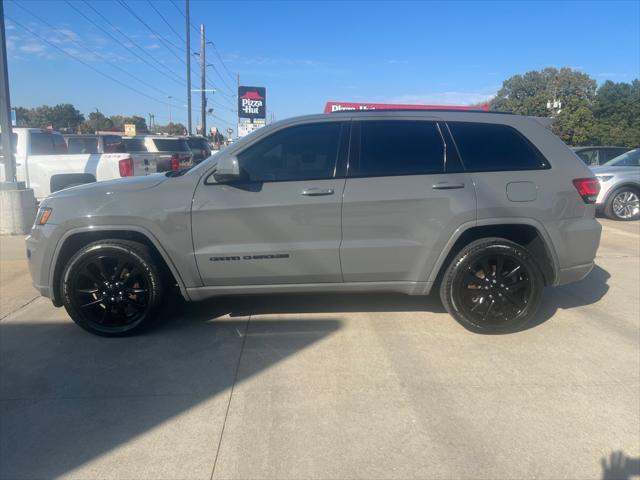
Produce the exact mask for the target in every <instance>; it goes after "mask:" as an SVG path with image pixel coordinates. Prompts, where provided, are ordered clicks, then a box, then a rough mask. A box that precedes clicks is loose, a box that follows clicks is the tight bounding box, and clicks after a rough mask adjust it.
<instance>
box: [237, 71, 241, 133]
mask: <svg viewBox="0 0 640 480" xmlns="http://www.w3.org/2000/svg"><path fill="white" fill-rule="evenodd" d="M238 95H240V74H239V73H236V111H237V112H238V124H237V125H236V138H240V99H239V98H238Z"/></svg>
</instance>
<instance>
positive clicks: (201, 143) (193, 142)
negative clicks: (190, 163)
mask: <svg viewBox="0 0 640 480" xmlns="http://www.w3.org/2000/svg"><path fill="white" fill-rule="evenodd" d="M189 146H190V147H191V148H199V149H201V150H208V149H209V144H208V143H207V141H206V140H205V139H204V138H190V139H189Z"/></svg>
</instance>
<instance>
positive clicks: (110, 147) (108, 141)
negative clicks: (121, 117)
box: [102, 135, 127, 153]
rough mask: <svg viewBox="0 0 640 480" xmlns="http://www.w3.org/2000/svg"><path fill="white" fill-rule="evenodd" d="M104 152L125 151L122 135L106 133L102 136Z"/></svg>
mask: <svg viewBox="0 0 640 480" xmlns="http://www.w3.org/2000/svg"><path fill="white" fill-rule="evenodd" d="M102 141H103V142H104V153H126V151H127V149H126V148H125V146H124V143H123V141H122V137H119V136H117V135H107V136H105V137H103V139H102Z"/></svg>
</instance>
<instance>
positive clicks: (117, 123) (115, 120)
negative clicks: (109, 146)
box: [109, 115, 149, 132]
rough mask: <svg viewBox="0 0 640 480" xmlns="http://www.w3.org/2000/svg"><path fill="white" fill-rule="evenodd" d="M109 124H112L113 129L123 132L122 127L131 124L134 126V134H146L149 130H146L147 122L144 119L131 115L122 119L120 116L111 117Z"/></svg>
mask: <svg viewBox="0 0 640 480" xmlns="http://www.w3.org/2000/svg"><path fill="white" fill-rule="evenodd" d="M109 120H111V123H112V124H113V128H114V129H115V130H119V131H121V132H122V131H124V125H125V124H126V123H132V124H134V125H135V126H136V132H147V131H149V129H148V128H147V120H146V119H145V118H144V117H139V116H137V115H133V116H131V117H123V116H122V115H112V116H111V117H109Z"/></svg>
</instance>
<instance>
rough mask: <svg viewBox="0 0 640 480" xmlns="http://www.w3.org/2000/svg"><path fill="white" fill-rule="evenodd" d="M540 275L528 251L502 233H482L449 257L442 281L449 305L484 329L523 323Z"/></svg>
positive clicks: (535, 300)
mask: <svg viewBox="0 0 640 480" xmlns="http://www.w3.org/2000/svg"><path fill="white" fill-rule="evenodd" d="M543 287H544V281H543V278H542V274H541V272H540V270H539V268H538V266H537V265H536V264H535V262H534V261H533V260H532V258H531V256H530V254H529V253H528V252H527V251H526V250H525V249H524V248H523V247H522V246H520V245H518V244H515V243H513V242H510V241H508V240H504V239H483V240H479V241H476V242H473V243H471V244H470V245H468V246H467V247H465V248H464V249H463V250H462V251H461V252H460V253H459V254H458V256H457V257H456V258H455V259H454V260H453V262H452V263H451V265H450V266H449V268H448V269H447V272H446V273H445V276H444V278H443V283H442V286H441V298H442V301H443V304H444V306H445V308H446V309H447V311H449V313H451V314H452V315H453V317H454V318H456V319H457V320H458V321H460V322H461V323H462V324H463V325H464V326H466V327H467V328H469V329H471V330H473V331H477V332H486V333H500V332H508V331H514V330H518V329H522V328H523V327H524V326H525V325H526V324H527V323H528V322H529V321H530V320H531V319H532V317H533V316H534V315H535V313H536V312H537V310H538V307H539V305H540V302H541V299H542V290H543Z"/></svg>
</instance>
